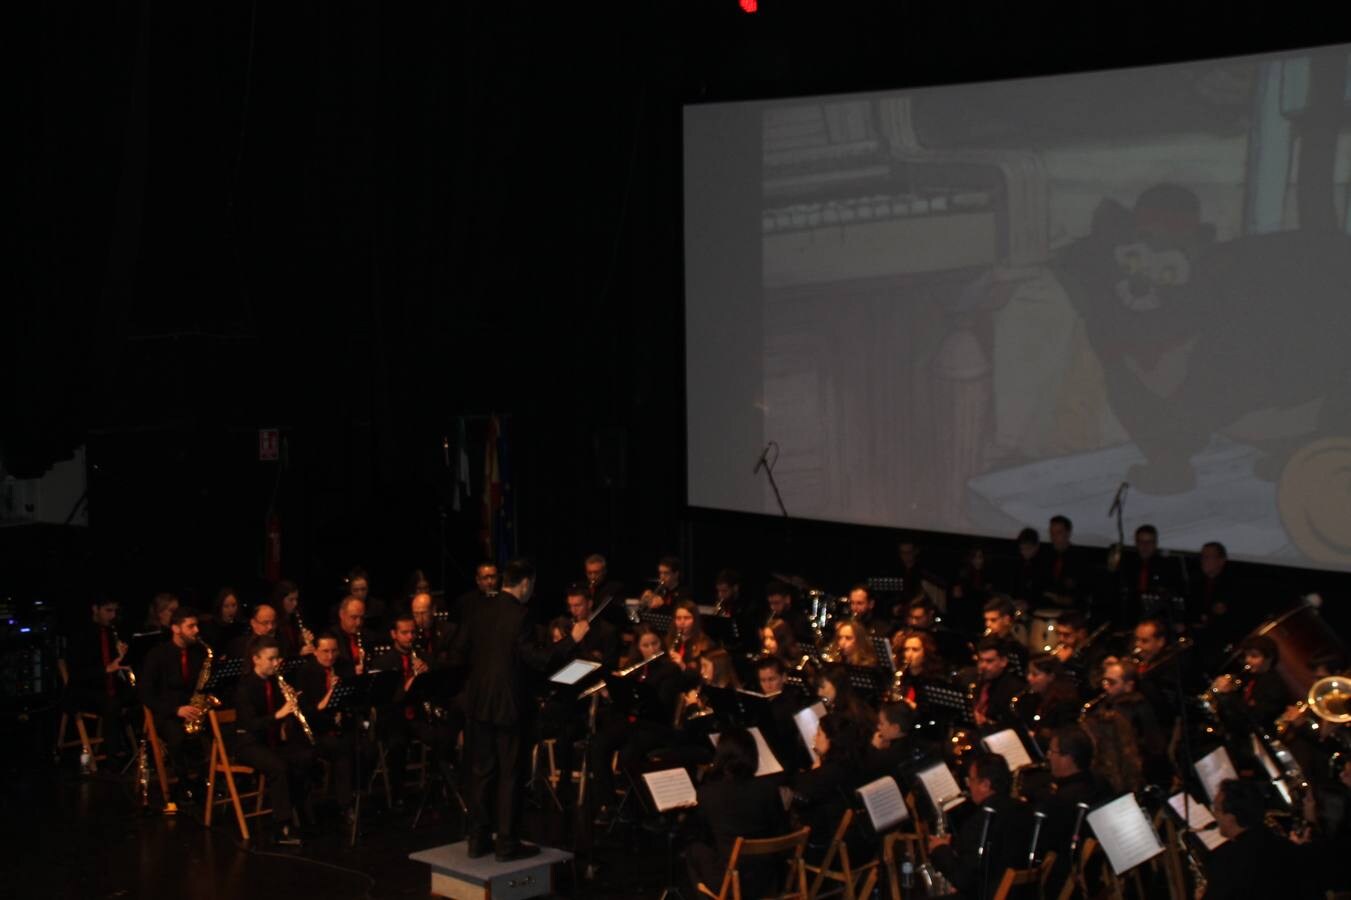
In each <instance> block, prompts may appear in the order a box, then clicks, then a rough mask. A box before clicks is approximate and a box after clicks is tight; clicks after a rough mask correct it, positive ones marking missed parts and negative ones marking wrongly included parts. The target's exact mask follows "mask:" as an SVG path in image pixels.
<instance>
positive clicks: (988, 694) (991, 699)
mask: <svg viewBox="0 0 1351 900" xmlns="http://www.w3.org/2000/svg"><path fill="white" fill-rule="evenodd" d="M1008 648H1009V644H1008V642H1007V641H1004V640H1000V639H999V638H998V637H994V636H991V637H987V638H982V639H981V641H980V643H979V644H977V645H976V676H977V678H978V683H977V687H976V696H975V697H974V699H973V701H972V705H973V709H974V714H975V721H976V725H977V726H979V727H980V728H981V730H982V731H983V732H984V733H986V734H989V733H991V732H995V731H1000V730H1002V729H1004V728H1009V727H1011V726H1012V725H1013V722H1014V712H1013V698H1014V697H1016V696H1017V695H1018V694H1019V693H1021V692H1022V690H1023V688H1025V687H1027V682H1025V681H1024V680H1023V679H1022V678H1020V677H1019V676H1017V675H1015V674H1014V673H1013V671H1012V669H1011V667H1010V665H1009V650H1008Z"/></svg>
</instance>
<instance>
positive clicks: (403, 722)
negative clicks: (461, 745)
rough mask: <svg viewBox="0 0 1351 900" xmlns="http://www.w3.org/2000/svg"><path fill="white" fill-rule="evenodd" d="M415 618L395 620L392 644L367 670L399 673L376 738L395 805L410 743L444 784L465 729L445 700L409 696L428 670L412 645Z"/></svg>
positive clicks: (461, 715) (381, 710) (398, 618)
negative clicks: (424, 750) (424, 751)
mask: <svg viewBox="0 0 1351 900" xmlns="http://www.w3.org/2000/svg"><path fill="white" fill-rule="evenodd" d="M415 633H416V632H415V626H414V622H413V617H412V615H411V614H409V613H403V614H402V615H398V616H395V617H394V625H393V627H391V628H390V630H389V636H390V639H391V641H392V642H393V646H391V647H390V648H389V650H387V651H386V652H385V653H383V654H381V655H380V656H379V657H377V658H375V659H374V660H372V661H371V667H372V668H374V669H379V670H380V671H395V672H401V673H402V675H403V681H402V683H401V684H400V685H399V689H398V690H397V691H396V692H395V694H394V697H393V698H392V699H391V702H390V703H389V704H388V705H387V706H385V707H384V708H382V709H380V710H379V724H378V727H377V731H376V733H377V735H378V736H379V738H380V740H381V741H382V742H383V743H384V745H385V765H386V767H387V768H388V771H389V782H390V791H391V793H392V794H393V796H394V802H395V806H396V807H397V806H398V805H399V801H400V799H401V797H402V796H403V785H404V778H405V776H406V775H407V770H406V768H405V765H406V763H407V761H408V745H409V744H410V743H411V742H412V741H413V740H418V741H421V742H422V743H424V744H426V745H427V747H428V748H429V749H430V751H431V759H432V761H433V763H435V765H436V766H437V768H438V769H439V770H440V772H441V774H442V776H444V777H445V778H446V780H447V783H448V784H451V783H453V782H452V781H451V780H450V779H451V777H452V776H451V771H450V767H451V756H452V754H453V753H454V751H455V742H456V739H457V738H458V737H459V734H460V732H462V731H463V730H464V716H463V714H461V713H460V711H459V710H458V709H457V708H456V707H454V706H453V705H452V704H450V703H449V702H448V701H449V698H434V699H430V700H426V701H423V702H415V701H414V700H412V699H410V698H409V696H408V695H409V693H410V692H412V691H413V683H414V681H416V680H417V678H418V677H419V676H421V675H425V674H426V673H427V672H429V671H431V667H430V666H429V665H428V664H427V661H426V660H424V659H422V658H421V657H420V656H418V655H417V653H416V649H415V648H414V646H413V640H414V637H415Z"/></svg>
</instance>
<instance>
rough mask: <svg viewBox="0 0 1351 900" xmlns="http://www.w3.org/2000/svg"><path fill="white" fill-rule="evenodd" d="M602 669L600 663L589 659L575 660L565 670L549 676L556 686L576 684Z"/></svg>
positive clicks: (562, 669)
mask: <svg viewBox="0 0 1351 900" xmlns="http://www.w3.org/2000/svg"><path fill="white" fill-rule="evenodd" d="M599 668H600V663H598V662H592V661H591V660H589V659H574V660H573V661H572V662H570V663H568V664H567V665H566V666H564V667H563V668H561V669H559V670H558V671H557V672H555V673H553V674H552V675H550V676H549V680H550V681H552V682H553V683H554V684H576V683H577V682H579V681H581V680H582V679H583V678H585V677H586V676H588V675H590V674H591V673H592V672H594V671H596V670H597V669H599Z"/></svg>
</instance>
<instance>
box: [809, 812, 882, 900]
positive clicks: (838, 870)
mask: <svg viewBox="0 0 1351 900" xmlns="http://www.w3.org/2000/svg"><path fill="white" fill-rule="evenodd" d="M853 823H854V810H852V809H846V810H845V811H844V815H842V816H840V824H839V825H838V826H837V827H836V828H835V834H834V836H833V837H832V838H831V840H830V846H829V847H827V848H826V855H825V856H823V857H822V858H821V864H820V865H815V866H814V865H811V864H805V867H806V870H807V871H808V872H811V873H812V874H813V875H815V876H816V877H815V878H813V879H812V883H811V887H810V888H809V889H808V890H807V898H808V900H816V898H817V897H819V896H821V889H822V887H824V886H825V885H826V882H834V883H835V884H838V885H839V886H840V887H841V888H842V889H843V892H844V896H845V898H846V900H859V898H861V897H870V896H872V891H873V885H875V884H876V883H877V873H878V869H879V860H878V859H874V860H873V861H872V862H869V863H864V864H863V865H861V866H857V867H856V866H854V865H852V864H851V863H850V860H849V847H848V845H846V844H845V840H844V839H845V836H846V835H847V834H848V833H849V828H850V826H851V825H853ZM837 858H838V859H839V866H838V867H835V868H832V867H831V864H832V863H833V862H835V860H836V859H837ZM860 878H861V879H862V883H861V884H860V882H859V879H860ZM833 887H834V885H832V888H833Z"/></svg>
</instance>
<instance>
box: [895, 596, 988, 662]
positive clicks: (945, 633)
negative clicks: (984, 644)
mask: <svg viewBox="0 0 1351 900" xmlns="http://www.w3.org/2000/svg"><path fill="white" fill-rule="evenodd" d="M909 610H910V611H909V618H908V620H907V621H908V623H909V626H910V630H911V631H926V632H928V633H929V634H931V635H933V639H934V643H935V644H936V645H937V646H938V653H939V655H940V656H942V658H943V661H944V662H946V663H947V664H948V665H950V666H952V667H953V668H961V667H963V666H969V665H970V664H971V661H972V659H973V658H974V657H975V649H974V648H973V647H972V646H971V641H970V640H968V639H967V636H966V635H965V634H962V633H961V632H957V631H953V630H952V629H951V628H948V627H947V625H946V624H944V623H942V622H940V621H939V620H938V607H936V606H935V605H934V602H933V601H932V600H930V599H929V598H928V597H917V598H916V599H914V600H911V601H910V607H909Z"/></svg>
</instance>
